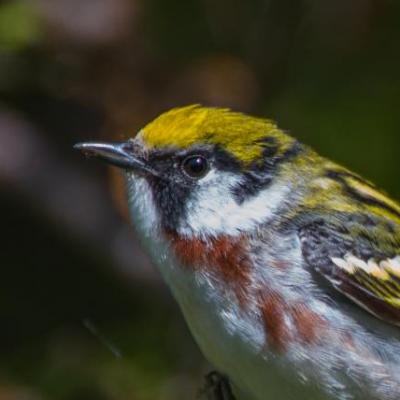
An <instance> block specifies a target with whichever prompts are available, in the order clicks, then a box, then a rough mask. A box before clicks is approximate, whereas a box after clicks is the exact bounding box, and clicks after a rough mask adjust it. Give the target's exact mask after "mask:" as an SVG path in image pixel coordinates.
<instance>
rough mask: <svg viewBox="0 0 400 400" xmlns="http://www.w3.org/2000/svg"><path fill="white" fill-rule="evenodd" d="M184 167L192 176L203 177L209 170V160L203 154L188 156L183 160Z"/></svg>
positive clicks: (187, 173) (186, 172)
mask: <svg viewBox="0 0 400 400" xmlns="http://www.w3.org/2000/svg"><path fill="white" fill-rule="evenodd" d="M182 169H183V171H184V172H185V174H186V175H188V176H190V177H191V178H197V179H199V178H202V177H203V176H205V175H206V174H207V172H208V161H207V159H206V158H204V157H203V156H199V155H197V156H188V157H186V158H185V159H184V160H183V162H182Z"/></svg>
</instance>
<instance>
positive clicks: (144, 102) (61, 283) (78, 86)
mask: <svg viewBox="0 0 400 400" xmlns="http://www.w3.org/2000/svg"><path fill="white" fill-rule="evenodd" d="M399 71H400V2H399V1H395V0H393V1H390V0H353V1H348V0H336V1H331V0H298V1H291V0H251V1H249V0H247V1H239V0H181V1H179V0H169V1H163V0H15V1H0V191H1V196H0V204H1V209H0V210H1V213H0V215H1V220H2V223H1V225H0V226H1V229H2V230H1V233H0V243H1V246H0V249H1V278H0V321H1V322H0V400H37V399H56V400H58V399H59V400H67V399H74V400H75V399H76V400H80V399H82V400H91V399H93V400H103V399H104V400H158V399H159V400H180V399H182V400H187V399H192V398H193V399H194V397H195V394H196V390H197V387H198V386H199V384H200V382H201V375H202V374H203V373H204V372H205V371H206V370H207V368H208V366H207V364H206V363H205V362H204V361H203V359H202V357H201V356H200V354H199V351H198V350H197V347H196V346H195V345H194V343H193V342H192V339H191V338H190V335H189V333H188V331H187V329H186V327H185V324H184V322H183V320H182V317H181V316H180V314H179V311H178V309H177V306H176V305H175V304H174V302H173V301H172V299H171V296H170V294H169V293H168V291H167V289H166V288H165V286H164V285H163V284H162V282H161V281H160V278H159V276H158V274H157V273H156V272H155V271H154V269H153V268H152V267H151V265H150V263H149V260H148V258H146V256H145V255H144V254H143V253H142V251H141V250H140V248H139V245H138V243H137V241H136V239H135V236H134V234H133V232H132V229H131V227H130V225H129V222H128V221H127V217H126V214H127V213H126V206H125V201H124V188H123V184H122V183H121V179H120V177H119V175H118V173H116V172H115V171H112V170H110V169H107V168H106V167H104V166H103V165H100V164H97V163H94V162H88V161H86V160H84V159H82V157H80V155H78V154H76V153H75V152H74V151H73V150H72V145H73V144H74V143H75V142H77V141H82V140H86V139H102V140H116V139H121V138H124V137H128V136H132V135H134V134H135V132H137V131H138V129H139V128H140V127H142V126H143V125H144V124H145V123H146V122H147V121H149V120H150V119H152V118H153V117H155V116H156V115H157V114H159V113H160V112H162V111H164V110H166V109H168V108H170V107H173V106H178V105H185V104H189V103H203V104H205V105H219V106H229V107H232V108H234V109H236V110H242V111H246V112H251V113H254V114H258V115H263V116H268V117H270V118H274V119H276V120H277V121H278V122H279V124H280V126H281V127H282V128H284V129H286V130H288V131H289V132H291V133H292V134H294V135H295V136H297V137H298V138H300V139H301V140H303V141H305V142H306V143H308V144H311V145H312V146H314V147H315V148H316V149H317V150H319V151H320V152H321V153H322V154H324V155H327V156H330V157H332V158H334V159H336V160H337V161H340V162H342V163H344V164H346V165H347V166H349V167H351V168H353V169H355V170H356V171H357V172H359V173H362V174H364V175H365V176H366V177H368V178H370V179H372V180H374V181H376V182H377V183H378V184H379V185H380V186H382V187H384V188H385V189H386V190H387V191H388V192H390V193H391V194H393V195H394V196H397V197H398V198H400V182H399V181H398V177H399V174H398V163H399V148H400V78H399Z"/></svg>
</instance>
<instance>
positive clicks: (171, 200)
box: [149, 177, 194, 232]
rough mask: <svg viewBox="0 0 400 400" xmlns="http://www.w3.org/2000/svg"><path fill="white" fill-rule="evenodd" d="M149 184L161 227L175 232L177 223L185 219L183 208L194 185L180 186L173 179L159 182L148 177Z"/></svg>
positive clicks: (159, 180)
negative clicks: (158, 212)
mask: <svg viewBox="0 0 400 400" xmlns="http://www.w3.org/2000/svg"><path fill="white" fill-rule="evenodd" d="M171 178H172V177H171ZM149 184H150V187H151V189H152V192H153V198H154V201H155V203H156V207H157V209H158V210H159V211H160V216H161V225H162V226H163V228H164V229H165V230H166V231H170V232H173V231H175V230H176V228H177V226H178V225H179V221H181V219H182V218H184V217H185V213H186V208H185V206H186V204H187V199H188V198H189V196H190V193H191V191H192V190H193V186H194V183H192V185H190V184H180V183H177V182H176V181H175V180H174V179H163V180H161V179H158V178H156V177H154V178H153V177H150V178H149Z"/></svg>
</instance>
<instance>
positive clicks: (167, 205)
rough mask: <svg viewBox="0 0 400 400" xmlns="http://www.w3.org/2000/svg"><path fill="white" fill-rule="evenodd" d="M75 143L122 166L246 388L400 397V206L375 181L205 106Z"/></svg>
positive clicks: (208, 333)
mask: <svg viewBox="0 0 400 400" xmlns="http://www.w3.org/2000/svg"><path fill="white" fill-rule="evenodd" d="M76 147H77V148H78V149H80V150H82V151H83V152H84V153H86V154H87V155H92V156H95V157H98V158H100V159H103V160H105V161H107V162H109V163H111V164H113V165H116V166H118V167H121V168H122V169H124V170H125V175H126V179H127V188H128V198H129V205H130V209H131V212H132V218H133V220H134V225H135V227H136V229H137V232H138V233H139V235H140V237H141V238H142V240H143V244H144V246H145V247H146V248H147V250H148V252H149V253H150V254H151V256H152V258H153V259H154V261H155V263H156V265H157V266H158V268H159V269H160V271H161V274H162V275H163V277H164V279H165V281H166V282H167V284H168V285H169V287H170V288H171V290H172V293H173V295H174V297H175V298H176V300H177V302H178V303H179V305H180V307H181V309H182V312H183V314H184V316H185V319H186V321H187V323H188V325H189V328H190V330H191V332H192V334H193V336H194V338H195V340H196V341H197V343H198V345H199V346H200V348H201V350H202V352H203V353H204V355H205V356H206V358H207V359H208V360H209V361H210V362H211V363H212V364H213V365H214V366H215V367H216V368H217V369H218V370H219V371H220V372H221V373H222V374H224V375H226V376H227V377H228V378H229V380H230V381H231V383H232V387H233V390H234V393H235V396H236V397H237V399H238V400H243V399H246V400H265V399H270V400H294V399H296V400H314V399H327V398H333V399H340V400H348V399H363V400H364V399H380V400H398V399H400V329H399V328H398V325H400V206H399V205H398V204H397V203H396V202H394V201H393V200H391V199H389V198H388V197H386V196H385V195H384V194H383V193H382V192H380V191H379V190H378V189H377V188H376V187H375V186H374V185H373V184H371V183H369V182H367V181H365V180H363V179H362V178H361V177H360V176H358V175H356V174H354V173H352V172H350V171H349V170H347V169H345V168H343V167H341V166H339V165H337V164H335V163H333V162H331V161H329V160H327V159H325V158H323V157H321V156H319V155H318V154H316V153H315V152H314V151H313V150H311V149H310V148H308V147H307V146H305V145H303V144H301V143H299V142H298V141H297V140H296V139H294V138H292V137H291V136H289V135H287V134H286V133H284V132H283V131H282V130H280V129H279V128H278V127H277V126H276V125H275V124H274V123H273V122H271V121H269V120H265V119H261V118H255V117H251V116H247V115H244V114H241V113H237V112H232V111H230V110H227V109H221V108H206V107H201V106H197V105H195V106H188V107H183V108H177V109H173V110H171V111H168V112H166V113H165V114H162V115H161V116H159V117H158V118H157V119H155V120H154V121H153V122H151V123H150V124H148V125H147V126H146V127H145V128H143V129H142V130H141V131H140V132H139V133H138V134H137V136H135V137H134V138H132V139H129V140H128V141H127V142H125V143H119V144H117V143H111V144H105V143H82V144H79V145H77V146H76ZM396 325H397V326H396Z"/></svg>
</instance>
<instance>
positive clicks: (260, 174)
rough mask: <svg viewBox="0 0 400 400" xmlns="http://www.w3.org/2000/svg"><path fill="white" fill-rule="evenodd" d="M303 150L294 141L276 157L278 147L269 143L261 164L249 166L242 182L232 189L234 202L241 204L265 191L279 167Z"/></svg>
mask: <svg viewBox="0 0 400 400" xmlns="http://www.w3.org/2000/svg"><path fill="white" fill-rule="evenodd" d="M271 139H273V138H271ZM303 150H304V147H303V146H302V145H301V144H300V143H299V142H297V141H295V142H294V143H293V145H292V146H291V147H289V148H288V149H287V150H286V151H285V152H284V153H283V154H282V155H280V156H276V153H277V151H278V145H277V144H276V143H275V142H272V143H271V142H270V145H268V146H266V147H265V149H264V151H263V155H262V162H261V163H260V162H254V163H253V164H252V165H250V168H249V169H248V170H247V171H245V172H244V173H243V177H244V179H242V182H240V184H238V185H237V186H236V187H235V188H234V189H233V193H234V195H235V197H236V201H237V202H238V203H239V204H241V203H243V202H244V201H245V200H246V199H248V198H249V197H251V196H254V195H256V194H257V193H258V192H259V191H260V190H262V189H265V188H266V187H267V186H268V185H269V184H270V183H271V181H272V180H273V178H274V177H275V176H276V174H277V170H278V168H279V165H281V164H283V163H285V162H288V161H291V160H293V159H294V158H295V157H297V156H298V155H299V154H300V153H301V152H302V151H303Z"/></svg>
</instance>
